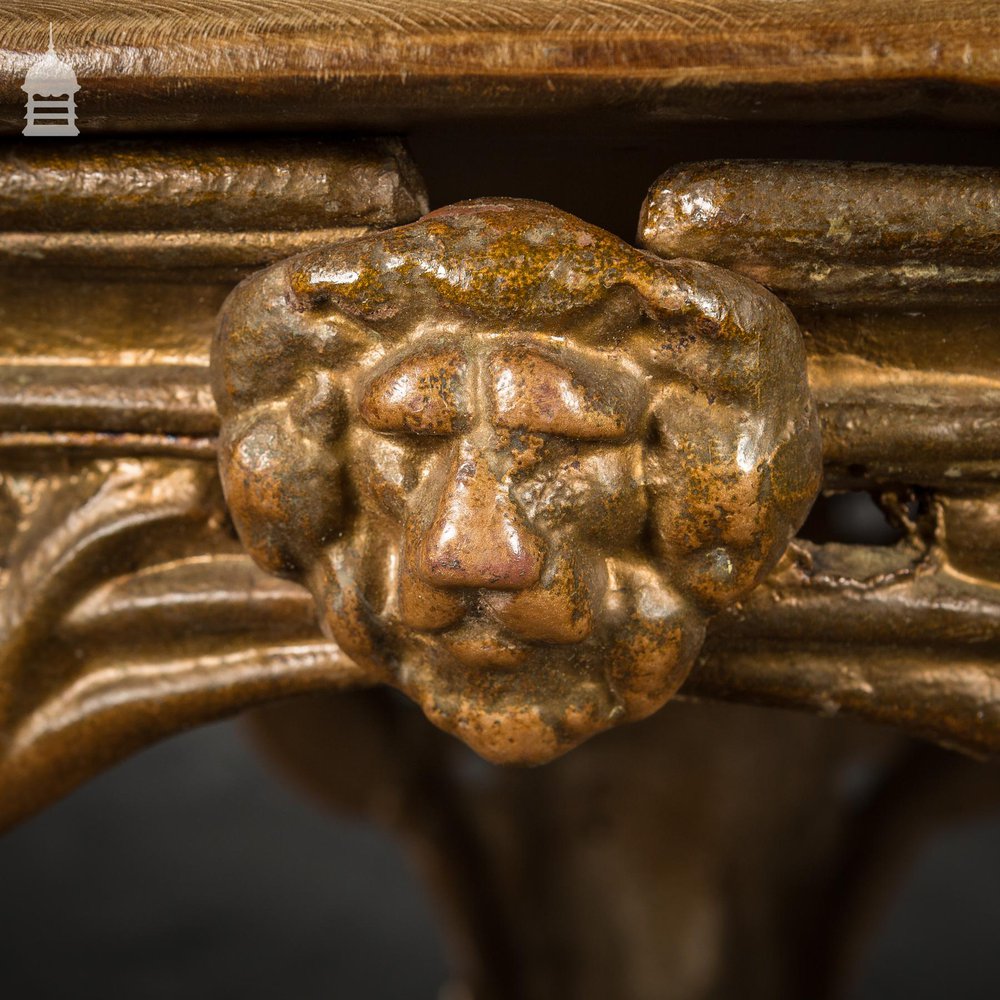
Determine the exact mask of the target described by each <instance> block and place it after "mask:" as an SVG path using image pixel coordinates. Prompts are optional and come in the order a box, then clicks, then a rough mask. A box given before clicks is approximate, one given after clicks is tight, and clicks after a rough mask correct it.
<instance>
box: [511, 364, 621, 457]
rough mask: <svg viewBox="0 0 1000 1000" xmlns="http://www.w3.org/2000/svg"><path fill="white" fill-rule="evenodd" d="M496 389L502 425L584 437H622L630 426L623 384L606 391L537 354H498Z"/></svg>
mask: <svg viewBox="0 0 1000 1000" xmlns="http://www.w3.org/2000/svg"><path fill="white" fill-rule="evenodd" d="M492 390H493V405H494V412H495V418H494V419H495V421H496V424H497V426H498V427H506V428H509V429H512V430H520V431H526V432H535V433H539V434H554V435H557V436H559V437H565V438H575V439H578V440H583V441H609V440H621V439H623V438H625V437H626V436H627V435H628V433H629V430H630V423H631V421H630V419H629V417H628V415H627V414H626V412H625V411H626V410H627V407H624V406H622V405H621V400H620V399H619V397H620V396H621V393H620V392H619V391H618V387H617V386H613V385H611V384H610V382H609V385H608V391H602V389H599V388H597V387H595V386H591V385H587V384H585V383H584V382H583V380H582V379H581V378H580V377H579V376H578V375H577V374H575V373H573V372H571V371H569V370H568V369H567V368H564V367H562V366H561V365H557V364H554V363H553V362H551V361H549V360H547V359H546V358H543V357H540V356H539V355H537V354H534V353H528V352H524V353H515V352H506V351H501V352H498V353H497V354H496V355H494V358H493V384H492Z"/></svg>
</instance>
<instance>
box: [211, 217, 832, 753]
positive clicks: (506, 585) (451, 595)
mask: <svg viewBox="0 0 1000 1000" xmlns="http://www.w3.org/2000/svg"><path fill="white" fill-rule="evenodd" d="M212 363H213V376H214V391H215V395H216V400H217V402H218V406H219V411H220V414H221V417H222V432H221V438H220V467H221V471H222V479H223V485H224V488H225V491H226V497H227V501H228V504H229V508H230V510H231V512H232V516H233V519H234V521H235V523H236V526H237V528H238V530H239V532H240V535H241V537H242V539H243V542H244V544H245V545H246V547H247V549H248V550H249V551H250V552H251V554H252V555H253V556H254V558H255V559H256V560H257V562H258V563H259V564H260V565H262V566H263V567H264V568H266V569H268V570H269V571H271V572H273V573H277V574H279V575H282V576H286V577H290V578H292V579H295V580H298V581H300V582H302V583H304V584H306V585H307V586H308V587H309V588H310V590H311V591H312V593H313V595H314V597H315V599H316V602H317V607H318V610H319V616H320V619H321V622H322V625H323V628H324V630H325V631H326V632H327V634H328V635H330V636H331V637H332V638H334V639H335V640H336V642H337V643H338V644H339V646H340V647H341V649H342V650H343V651H344V652H346V653H347V654H348V655H349V656H351V657H352V658H353V659H354V660H356V661H357V662H359V663H360V664H362V665H364V666H365V667H366V668H368V669H370V670H371V671H372V673H373V676H375V677H377V678H378V679H380V680H382V681H384V682H387V683H389V684H392V685H394V686H396V687H398V688H400V689H402V690H403V691H405V692H406V693H407V694H409V695H410V696H411V697H413V698H414V699H415V700H416V701H417V702H418V703H419V704H420V705H421V707H422V708H423V710H424V712H425V713H426V714H427V716H428V717H429V718H430V719H431V720H432V721H434V722H435V723H436V724H437V725H439V726H441V727H442V728H443V729H445V730H447V731H450V732H452V733H454V734H455V735H457V736H459V737H460V738H462V739H463V740H465V741H466V742H467V743H468V744H470V745H471V746H472V747H473V748H474V749H476V750H477V751H478V752H479V753H480V754H482V755H483V756H485V757H487V758H489V759H491V760H494V761H500V762H518V763H540V762H543V761H546V760H549V759H551V758H553V757H555V756H558V755H559V754H561V753H563V752H565V751H566V750H568V749H569V748H571V747H572V746H574V745H576V744H577V743H579V742H581V741H582V740H584V739H586V738H587V737H588V736H591V735H593V734H595V733H597V732H599V731H601V730H603V729H606V728H608V727H610V726H613V725H616V724H618V723H621V722H624V721H627V720H631V719H638V718H642V717H644V716H647V715H649V714H650V713H651V712H653V711H655V710H656V709H657V708H659V707H660V706H661V705H662V704H663V703H664V702H665V701H666V700H667V699H668V698H669V697H670V696H671V695H672V694H673V693H674V692H675V691H676V690H677V688H678V687H679V685H680V684H681V683H682V681H683V680H684V678H685V676H686V675H687V673H688V671H689V669H690V668H691V666H692V664H693V662H694V658H695V656H696V654H697V652H698V650H699V648H700V646H701V643H702V639H703V636H704V631H705V623H706V620H707V618H708V617H709V616H710V615H711V614H712V613H714V612H715V611H717V610H718V609H720V608H722V607H724V606H726V605H729V604H731V603H732V602H734V601H736V600H738V599H739V598H740V597H742V596H744V595H745V594H747V593H748V592H749V591H750V590H751V589H752V588H753V587H754V586H755V585H756V584H757V582H758V581H759V580H760V579H761V578H762V577H763V576H764V574H765V573H766V572H767V571H768V570H769V569H770V568H771V567H772V566H773V565H774V564H775V562H776V561H777V559H778V558H779V557H780V556H781V554H782V552H784V550H785V547H786V545H787V543H788V540H789V538H790V537H791V536H792V535H793V534H794V532H795V530H796V529H797V528H798V526H799V524H800V522H801V521H802V519H803V517H804V516H805V513H806V512H807V510H808V508H809V505H810V503H811V501H812V499H813V497H814V496H815V494H816V491H817V489H818V487H819V481H820V475H821V462H820V441H819V427H818V421H817V418H816V411H815V408H814V406H813V403H812V400H811V397H810V394H809V389H808V384H807V382H806V374H805V354H804V349H803V345H802V340H801V337H800V334H799V331H798V329H797V327H796V325H795V322H794V320H793V319H792V316H791V314H790V313H789V312H788V310H787V309H786V308H785V307H784V306H783V305H782V304H781V303H780V302H779V301H778V300H777V299H776V298H774V297H773V296H772V295H771V294H770V293H768V292H766V291H765V290H764V289H762V288H760V287H759V286H757V285H756V284H754V283H753V282H751V281H749V280H747V279H745V278H743V277H740V276H738V275H735V274H732V273H730V272H727V271H724V270H722V269H720V268H718V267H714V266H712V265H709V264H703V263H697V262H693V261H683V260H677V261H669V262H665V261H661V260H659V259H657V258H655V257H653V256H651V255H649V254H646V253H643V252H641V251H637V250H635V249H633V248H631V247H629V246H628V245H627V244H625V243H623V242H622V241H620V240H618V239H617V238H615V237H613V236H611V235H609V234H608V233H605V232H603V231H601V230H599V229H597V228H595V227H593V226H590V225H587V224H585V223H583V222H581V221H580V220H578V219H575V218H573V217H572V216H569V215H566V214H564V213H562V212H559V211H557V210H555V209H553V208H551V207H549V206H546V205H543V204H539V203H535V202H528V201H518V200H502V201H478V202H468V203H463V204H460V205H455V206H452V207H450V208H446V209H441V210H439V211H437V212H434V213H432V214H430V215H428V216H426V217H425V218H424V219H422V220H420V221H419V222H417V223H413V224H411V225H408V226H403V227H400V228H397V229H394V230H390V231H387V232H385V233H381V234H377V235H372V236H368V237H363V238H360V239H357V240H353V241H348V242H345V243H341V244H339V245H337V246H332V247H330V248H326V249H321V250H316V251H312V252H309V253H306V254H302V255H299V256H297V257H294V258H291V259H290V260H288V261H285V262H282V263H280V264H277V265H275V266H273V267H271V268H270V269H268V270H266V271H264V272H261V273H259V274H257V275H255V276H254V277H252V278H250V279H248V280H247V281H245V282H244V283H243V284H242V285H240V286H239V287H238V288H237V289H236V290H235V291H234V292H233V294H232V295H231V297H230V298H229V300H228V301H227V303H226V305H225V307H224V308H223V311H222V314H221V320H220V325H219V329H218V332H217V335H216V339H215V343H214V345H213V360H212Z"/></svg>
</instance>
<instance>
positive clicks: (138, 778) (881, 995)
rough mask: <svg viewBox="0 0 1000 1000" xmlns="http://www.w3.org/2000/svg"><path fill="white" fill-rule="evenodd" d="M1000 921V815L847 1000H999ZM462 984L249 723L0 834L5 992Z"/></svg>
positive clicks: (405, 883) (966, 834)
mask: <svg viewBox="0 0 1000 1000" xmlns="http://www.w3.org/2000/svg"><path fill="white" fill-rule="evenodd" d="M817 724H821V723H819V722H817ZM998 932H1000V815H997V816H994V817H991V818H988V819H984V820H982V821H977V822H975V823H969V824H965V825H962V826H959V827H957V828H953V829H951V830H949V831H947V832H946V833H944V834H943V835H941V836H939V837H937V839H935V840H934V841H933V842H932V843H931V844H930V845H929V846H928V847H927V849H926V850H925V851H924V852H923V854H922V855H921V857H920V859H919V861H918V863H917V865H916V866H915V868H914V869H913V870H912V871H911V872H910V874H909V876H908V878H907V880H906V882H905V884H904V885H903V887H902V889H901V891H900V892H899V893H898V894H897V896H896V898H895V900H894V902H893V904H892V906H891V907H890V909H889V911H888V913H887V914H886V915H885V917H884V919H883V920H882V922H881V924H880V926H879V927H878V930H877V934H876V936H875V939H874V940H873V941H872V942H871V943H870V947H869V948H868V950H867V953H866V955H865V957H864V961H863V965H862V968H861V973H860V979H859V981H858V983H857V985H856V988H855V990H854V992H853V994H852V997H851V1000H891V998H896V997H907V998H908V1000H940V998H942V997H948V998H956V1000H995V998H996V997H997V996H998V995H1000V949H998V947H997V943H998ZM447 978H448V970H447V961H446V957H445V954H444V948H443V942H442V940H441V935H440V932H439V928H438V926H437V924H436V921H435V916H434V913H433V910H432V908H431V904H430V902H429V900H428V899H427V898H426V896H425V894H424V892H423V890H422V887H421V886H420V884H419V883H418V882H417V880H416V876H415V874H414V871H413V870H412V869H411V867H410V866H409V864H408V862H407V859H406V857H405V856H404V854H403V852H402V851H401V849H400V848H399V847H398V846H397V845H396V844H395V843H393V842H392V841H391V840H389V839H388V838H387V837H386V836H385V835H384V834H383V833H382V832H380V831H379V830H377V829H375V828H374V827H370V826H367V825H364V824H359V823H355V822H350V821H346V820H344V819H340V818H337V817H334V816H331V815H330V814H328V813H326V812H325V811H324V810H323V809H322V808H321V807H320V806H319V805H317V804H314V803H313V802H311V801H310V800H309V799H308V798H307V797H305V796H303V795H301V794H300V793H299V792H298V791H297V790H295V789H294V788H291V787H289V786H286V785H285V784H284V783H283V782H282V780H281V779H280V777H279V776H278V775H277V774H276V773H274V772H273V771H272V770H271V769H270V767H269V765H267V764H266V763H265V762H264V761H263V760H262V758H260V757H259V756H258V755H257V754H256V752H255V751H254V749H253V747H252V745H251V744H250V742H249V741H248V740H246V739H245V738H244V734H243V732H242V731H241V726H240V724H239V723H237V722H232V723H224V724H219V725H214V726H210V727H207V728H204V729H201V730H197V731H195V732H192V733H188V734H186V735H184V736H181V737H177V738H175V739H173V740H171V741H169V742H166V743H163V744H161V745H159V746H157V747H154V748H153V749H151V750H148V751H146V752H145V753H143V754H141V755H139V756H138V757H135V758H133V759H132V760H130V761H127V762H126V763H124V764H122V765H120V766H118V767H117V768H115V769H114V770H112V771H110V772H109V773H107V774H105V775H103V776H101V777H99V778H97V779H96V780H95V781H92V782H91V783H90V784H89V785H87V786H85V787H83V788H81V789H80V790H78V791H77V792H75V793H74V794H73V795H71V796H70V797H69V798H68V799H66V800H65V801H63V802H60V803H57V804H56V805H55V806H53V807H52V808H50V809H49V810H48V811H47V812H45V813H43V814H42V815H40V816H38V817H36V818H35V819H33V820H30V821H29V822H27V823H25V824H23V825H22V826H20V827H18V828H17V829H15V830H13V831H12V832H10V833H8V834H7V835H6V836H4V837H2V838H0V996H2V997H4V998H10V1000H21V998H25V1000H54V998H60V1000H62V998H75V1000H90V998H95V1000H97V998H100V1000H160V998H164V1000H166V998H170V1000H176V998H178V997H183V998H185V1000H227V998H230V997H232V998H237V997H239V998H241V1000H265V998H274V997H289V998H294V1000H312V998H317V1000H318V998H321V997H322V998H330V997H335V998H338V1000H353V998H364V1000H397V998H406V1000H423V998H427V1000H433V998H436V997H438V995H439V993H440V990H441V987H442V985H443V984H444V983H445V982H446V981H447ZM512 1000H515V998H512ZM804 1000H808V998H804Z"/></svg>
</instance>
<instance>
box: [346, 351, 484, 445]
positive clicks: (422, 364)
mask: <svg viewBox="0 0 1000 1000" xmlns="http://www.w3.org/2000/svg"><path fill="white" fill-rule="evenodd" d="M464 373H465V361H464V359H463V358H462V357H461V356H460V355H458V354H455V353H444V354H422V355H411V356H410V357H407V358H404V359H403V360H402V361H401V362H399V363H397V364H395V365H393V366H392V367H391V368H389V369H388V370H387V371H384V372H382V373H381V374H379V375H377V376H376V377H375V378H374V379H372V381H371V382H370V383H369V384H368V386H367V388H366V389H365V391H364V394H363V395H362V397H361V405H360V407H359V410H360V413H361V417H362V419H363V420H364V421H365V423H367V424H368V426H369V427H371V428H372V429H373V430H376V431H383V432H386V433H390V434H398V433H410V434H432V435H447V434H452V433H454V432H455V431H456V430H458V429H460V426H461V424H462V423H463V422H464V416H465V414H464V407H463V405H462V399H461V395H462V393H461V384H462V381H463V376H464Z"/></svg>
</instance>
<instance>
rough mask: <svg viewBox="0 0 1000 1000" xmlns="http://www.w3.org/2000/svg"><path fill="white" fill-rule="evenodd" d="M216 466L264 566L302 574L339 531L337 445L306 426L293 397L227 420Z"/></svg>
mask: <svg viewBox="0 0 1000 1000" xmlns="http://www.w3.org/2000/svg"><path fill="white" fill-rule="evenodd" d="M219 468H220V471H221V473H222V485H223V489H224V491H225V494H226V501H227V504H228V506H229V510H230V513H231V514H232V518H233V523H234V524H235V525H236V530H237V531H238V532H239V535H240V538H241V540H242V541H243V544H244V546H245V547H246V549H247V551H248V552H249V553H250V555H251V556H253V558H254V560H255V561H256V562H257V563H258V564H259V565H260V566H261V567H262V568H264V569H266V570H268V571H270V572H272V573H276V574H279V575H281V576H289V577H298V576H300V575H301V574H302V572H303V571H304V570H305V569H306V568H307V567H308V566H309V564H310V563H311V562H312V560H313V559H314V558H315V556H316V553H317V552H318V551H319V549H320V548H321V547H323V546H324V545H327V544H329V542H330V541H331V540H332V539H333V538H335V537H336V535H337V534H338V533H339V531H340V527H341V525H342V522H343V515H344V496H343V477H342V472H341V463H340V461H339V459H338V457H337V454H336V449H333V448H331V447H330V446H329V445H328V444H327V443H326V442H325V441H323V440H322V439H317V437H315V436H314V435H312V434H309V433H307V432H306V431H305V430H304V429H303V427H302V425H301V424H300V423H299V422H298V421H297V420H296V419H295V414H294V412H293V409H292V408H291V407H290V406H289V404H288V402H284V401H283V402H277V403H271V404H267V405H264V406H260V407H257V408H256V409H254V410H251V411H250V412H249V413H247V414H246V415H244V416H242V417H240V418H239V419H236V420H233V421H231V422H227V424H226V425H225V427H224V430H223V433H222V435H221V436H220V440H219Z"/></svg>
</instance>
